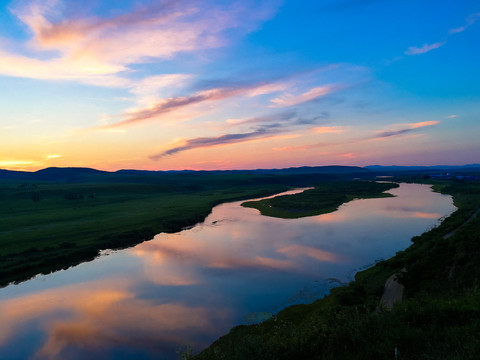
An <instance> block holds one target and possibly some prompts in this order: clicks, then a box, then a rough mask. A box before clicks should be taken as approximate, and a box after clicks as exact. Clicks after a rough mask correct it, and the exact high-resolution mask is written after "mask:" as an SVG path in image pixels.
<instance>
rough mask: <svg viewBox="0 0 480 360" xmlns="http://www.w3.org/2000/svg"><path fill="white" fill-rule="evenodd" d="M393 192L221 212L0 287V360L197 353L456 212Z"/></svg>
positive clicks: (317, 293)
mask: <svg viewBox="0 0 480 360" xmlns="http://www.w3.org/2000/svg"><path fill="white" fill-rule="evenodd" d="M390 192H391V193H392V194H395V195H396V197H392V198H382V199H367V200H355V201H352V202H349V203H348V204H345V205H342V206H341V207H340V209H339V210H338V211H336V212H333V213H330V214H324V215H319V216H313V217H309V218H303V219H293V220H292V219H275V218H269V217H264V216H261V215H259V214H258V212H257V211H256V210H255V209H247V208H242V207H241V206H240V202H235V203H228V204H223V205H219V206H217V207H215V208H214V209H213V212H212V213H211V214H210V215H209V216H208V218H207V219H206V220H205V222H204V223H202V224H198V225H196V226H195V227H193V228H191V229H188V230H184V231H181V232H179V233H175V234H159V235H157V236H156V237H155V239H154V240H152V241H148V242H145V243H143V244H140V245H138V246H136V247H134V248H130V249H127V250H122V251H116V252H110V253H108V252H105V253H104V256H101V257H100V258H98V259H96V260H95V261H93V262H89V263H84V264H82V265H79V266H77V267H75V268H72V269H69V270H66V271H60V272H57V273H54V274H51V275H48V276H38V277H36V278H34V279H32V280H30V281H27V282H24V283H22V284H19V285H11V286H8V287H6V288H3V289H0V319H1V320H0V359H176V358H178V354H177V353H178V351H179V350H181V349H185V348H186V347H191V348H193V349H194V350H199V349H201V348H203V347H205V346H207V345H208V344H210V343H211V342H212V341H214V340H215V339H217V338H218V337H219V336H221V335H223V334H224V333H226V332H228V331H229V329H230V328H231V327H232V326H234V325H238V324H247V323H252V322H255V321H259V320H262V319H265V318H267V317H268V316H270V315H271V314H272V313H276V312H278V311H279V310H281V309H282V308H284V307H285V306H288V305H291V304H295V303H306V302H311V301H313V300H314V299H317V298H319V297H322V296H323V295H325V294H326V293H327V292H328V290H329V289H330V288H332V287H333V286H336V285H338V282H347V281H349V280H351V279H352V278H353V275H354V274H355V272H356V271H358V270H359V269H361V268H363V267H365V266H367V265H370V264H373V263H374V262H375V261H376V260H379V259H385V258H389V257H391V256H393V255H394V254H395V252H396V251H398V250H401V249H404V248H406V247H408V246H409V244H410V239H411V237H412V236H414V235H419V234H421V233H422V232H424V231H425V230H428V229H429V228H431V227H433V226H435V225H437V224H438V223H439V219H441V218H442V217H444V216H446V215H448V214H450V213H451V212H452V211H454V210H455V207H454V206H453V203H452V199H451V197H449V196H444V195H441V194H438V193H434V192H432V191H431V189H430V188H429V187H428V186H426V185H418V184H401V186H400V188H398V189H394V190H391V191H390ZM107 255H108V256H107Z"/></svg>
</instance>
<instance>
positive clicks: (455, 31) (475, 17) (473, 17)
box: [449, 12, 480, 34]
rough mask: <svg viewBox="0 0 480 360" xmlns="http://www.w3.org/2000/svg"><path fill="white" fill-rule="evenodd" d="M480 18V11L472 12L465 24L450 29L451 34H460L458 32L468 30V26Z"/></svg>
mask: <svg viewBox="0 0 480 360" xmlns="http://www.w3.org/2000/svg"><path fill="white" fill-rule="evenodd" d="M478 19H480V12H478V13H475V14H472V15H470V16H469V17H467V20H466V21H465V24H464V25H463V26H460V27H458V28H453V29H450V31H449V34H458V33H461V32H464V31H465V30H467V28H469V27H470V26H472V25H473V24H475V23H476V22H477V20H478Z"/></svg>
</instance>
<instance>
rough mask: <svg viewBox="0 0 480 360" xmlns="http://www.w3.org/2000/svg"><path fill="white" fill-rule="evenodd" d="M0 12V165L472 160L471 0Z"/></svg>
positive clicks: (474, 61)
mask: <svg viewBox="0 0 480 360" xmlns="http://www.w3.org/2000/svg"><path fill="white" fill-rule="evenodd" d="M0 6H1V7H0V168H2V169H9V170H27V171H34V170H38V169H42V168H46V167H50V166H59V167H71V166H74V167H92V168H97V169H102V170H111V171H114V170H118V169H146V170H180V169H193V170H212V169H221V170H223V169H257V168H286V167H299V166H322V165H353V166H366V165H374V164H379V165H463V164H471V163H480V157H479V154H480V141H479V138H480V137H479V135H480V66H479V65H478V64H480V2H479V1H478V0H442V1H437V0H301V1H299V0H238V1H235V0H222V1H220V0H219V1H216V0H198V1H197V0H135V1H131V0H118V1H107V0H83V1H81V2H80V1H75V0H17V1H0Z"/></svg>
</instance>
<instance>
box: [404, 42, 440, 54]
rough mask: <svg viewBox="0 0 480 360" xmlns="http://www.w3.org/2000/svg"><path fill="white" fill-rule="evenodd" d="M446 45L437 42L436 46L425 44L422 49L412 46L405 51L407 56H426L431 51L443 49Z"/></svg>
mask: <svg viewBox="0 0 480 360" xmlns="http://www.w3.org/2000/svg"><path fill="white" fill-rule="evenodd" d="M446 43H447V42H446V41H440V42H436V43H434V44H423V46H421V47H415V46H410V47H409V48H408V49H407V50H406V51H405V55H419V54H425V53H427V52H429V51H432V50H435V49H438V48H439V47H442V46H443V45H445V44H446Z"/></svg>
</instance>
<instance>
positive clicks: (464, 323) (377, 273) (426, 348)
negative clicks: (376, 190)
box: [194, 179, 480, 360]
mask: <svg viewBox="0 0 480 360" xmlns="http://www.w3.org/2000/svg"><path fill="white" fill-rule="evenodd" d="M416 181H418V179H417V180H416ZM435 189H436V190H437V191H441V192H442V193H445V194H451V195H452V196H453V197H454V202H455V205H456V206H457V207H458V210H457V211H456V212H454V213H453V214H452V215H451V216H450V217H449V218H447V219H446V220H444V221H443V222H442V224H441V225H440V226H439V227H437V228H435V229H432V230H431V231H429V232H426V233H424V234H422V235H421V236H417V237H414V238H413V239H412V240H413V244H412V245H411V246H410V247H409V248H408V249H406V250H404V251H401V252H399V253H397V255H396V256H394V257H393V258H391V259H389V260H386V261H382V262H380V263H378V264H376V265H375V266H373V267H372V268H370V269H367V270H365V271H362V272H359V273H358V274H357V275H356V276H355V281H354V282H352V283H350V284H349V285H347V286H343V287H338V288H335V289H333V290H332V291H331V293H330V295H328V296H326V297H325V298H323V299H320V300H317V301H315V302H314V303H312V304H307V305H296V306H292V307H289V308H286V309H285V310H283V311H281V312H280V313H279V314H277V315H276V316H274V317H273V318H271V319H269V320H267V321H265V322H263V323H260V324H256V325H250V326H238V327H235V328H233V329H232V330H231V331H230V333H229V334H228V335H225V336H223V337H222V338H220V339H219V340H218V341H216V342H215V343H213V344H212V345H211V346H210V347H209V348H207V349H205V350H204V351H203V352H201V353H200V354H199V355H197V356H195V357H194V358H195V359H197V360H203V359H229V360H235V359H279V360H282V359H285V360H286V359H449V360H450V359H458V360H460V359H462V360H463V359H478V354H480V266H479V264H480V214H479V213H478V210H479V209H480V184H479V183H478V182H475V183H473V182H470V183H469V182H462V181H438V182H436V183H435ZM403 268H405V269H406V272H405V273H404V275H403V276H402V278H401V279H400V281H401V282H402V283H403V284H404V285H405V294H404V299H403V301H401V302H400V303H397V304H396V305H395V306H394V307H393V310H392V311H386V310H385V309H382V308H381V307H379V304H380V303H379V300H380V297H381V295H382V293H383V288H384V284H385V281H386V279H387V278H388V277H389V276H390V275H392V274H395V273H398V272H399V271H400V270H401V269H403Z"/></svg>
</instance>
